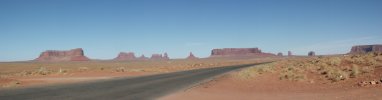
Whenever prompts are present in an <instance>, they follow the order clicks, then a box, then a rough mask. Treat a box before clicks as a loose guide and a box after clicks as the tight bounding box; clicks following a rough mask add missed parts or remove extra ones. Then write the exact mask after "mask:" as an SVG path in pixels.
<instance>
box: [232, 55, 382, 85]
mask: <svg viewBox="0 0 382 100" xmlns="http://www.w3.org/2000/svg"><path fill="white" fill-rule="evenodd" d="M381 59H382V53H367V54H357V55H346V56H327V57H314V58H305V59H285V60H281V61H277V62H274V63H272V64H264V66H263V67H253V68H248V69H246V70H243V71H242V72H240V73H239V76H241V77H253V76H256V75H258V74H259V73H265V72H267V71H262V70H261V69H272V71H276V72H279V74H280V77H279V78H280V80H293V81H299V80H305V79H308V78H309V77H307V76H309V75H308V74H312V75H318V76H322V77H321V78H323V79H327V80H331V81H332V82H338V81H341V80H347V79H349V78H357V77H359V76H364V75H366V74H373V73H374V70H375V68H378V67H382V63H381V62H382V60H381ZM259 68H261V69H259ZM310 80H311V79H310Z"/></svg>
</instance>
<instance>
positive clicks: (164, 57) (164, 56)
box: [163, 52, 170, 60]
mask: <svg viewBox="0 0 382 100" xmlns="http://www.w3.org/2000/svg"><path fill="white" fill-rule="evenodd" d="M163 59H165V60H169V59H170V57H168V55H167V52H165V53H164V54H163Z"/></svg>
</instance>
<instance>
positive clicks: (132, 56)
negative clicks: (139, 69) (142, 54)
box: [114, 52, 137, 60]
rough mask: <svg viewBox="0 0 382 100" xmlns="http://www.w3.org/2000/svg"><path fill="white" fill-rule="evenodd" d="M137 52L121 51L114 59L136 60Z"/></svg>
mask: <svg viewBox="0 0 382 100" xmlns="http://www.w3.org/2000/svg"><path fill="white" fill-rule="evenodd" d="M136 59H137V58H136V57H135V54H134V53H133V52H128V53H126V52H120V53H119V54H118V56H117V57H116V58H114V60H136Z"/></svg>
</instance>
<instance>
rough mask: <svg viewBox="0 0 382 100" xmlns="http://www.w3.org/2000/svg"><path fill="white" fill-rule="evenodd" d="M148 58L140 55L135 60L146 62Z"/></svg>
mask: <svg viewBox="0 0 382 100" xmlns="http://www.w3.org/2000/svg"><path fill="white" fill-rule="evenodd" d="M148 59H149V58H148V57H146V56H145V55H141V56H140V57H138V58H137V60H148Z"/></svg>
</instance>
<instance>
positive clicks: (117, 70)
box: [115, 67, 126, 72]
mask: <svg viewBox="0 0 382 100" xmlns="http://www.w3.org/2000/svg"><path fill="white" fill-rule="evenodd" d="M115 71H116V72H125V71H126V69H125V67H118V68H116V69H115Z"/></svg>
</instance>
